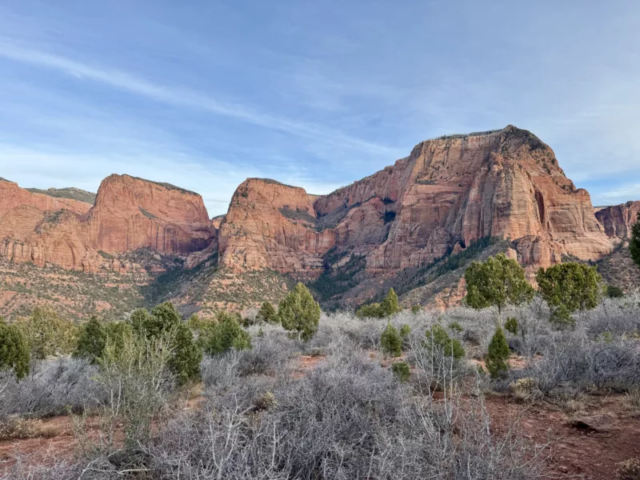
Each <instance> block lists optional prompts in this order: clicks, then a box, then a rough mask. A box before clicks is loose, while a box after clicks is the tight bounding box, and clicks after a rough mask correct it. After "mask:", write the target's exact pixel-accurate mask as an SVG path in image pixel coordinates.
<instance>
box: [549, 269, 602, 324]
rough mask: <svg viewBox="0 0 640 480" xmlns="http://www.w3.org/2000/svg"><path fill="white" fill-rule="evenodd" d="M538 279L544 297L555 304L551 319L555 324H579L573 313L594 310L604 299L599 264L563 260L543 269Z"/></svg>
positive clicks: (551, 305)
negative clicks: (592, 264)
mask: <svg viewBox="0 0 640 480" xmlns="http://www.w3.org/2000/svg"><path fill="white" fill-rule="evenodd" d="M536 281H537V282H538V289H539V291H540V294H541V295H542V298H544V300H545V301H546V302H547V304H548V305H549V307H551V318H550V320H551V321H552V322H555V323H560V324H573V323H575V320H574V319H573V318H572V317H571V314H572V313H573V312H575V311H577V310H591V309H593V308H595V307H596V306H598V304H599V303H600V300H601V298H602V293H603V283H602V277H601V276H600V274H599V273H598V270H597V268H596V267H595V266H593V267H592V266H589V265H585V264H582V263H576V262H567V263H560V264H558V265H554V266H552V267H549V268H547V269H546V270H545V269H543V268H541V269H539V270H538V273H537V274H536Z"/></svg>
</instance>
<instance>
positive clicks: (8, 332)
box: [0, 317, 30, 380]
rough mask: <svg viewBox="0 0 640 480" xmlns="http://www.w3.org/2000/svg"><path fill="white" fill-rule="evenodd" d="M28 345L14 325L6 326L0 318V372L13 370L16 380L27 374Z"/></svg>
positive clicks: (28, 363) (28, 361) (28, 360)
mask: <svg viewBox="0 0 640 480" xmlns="http://www.w3.org/2000/svg"><path fill="white" fill-rule="evenodd" d="M29 365H30V354H29V345H28V344H27V340H26V339H25V337H24V335H23V334H22V332H21V331H20V330H19V329H18V328H17V327H16V326H15V325H7V324H6V323H4V320H3V319H2V318H1V317H0V371H1V370H13V373H14V374H15V376H16V378H18V380H20V379H22V378H24V377H26V376H27V375H28V374H29Z"/></svg>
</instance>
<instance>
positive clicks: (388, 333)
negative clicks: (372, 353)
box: [380, 323, 402, 357]
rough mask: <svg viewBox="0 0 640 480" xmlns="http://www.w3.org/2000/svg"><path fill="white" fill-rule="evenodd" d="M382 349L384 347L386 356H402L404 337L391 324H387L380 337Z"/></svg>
mask: <svg viewBox="0 0 640 480" xmlns="http://www.w3.org/2000/svg"><path fill="white" fill-rule="evenodd" d="M380 347H382V351H383V352H384V354H385V355H389V356H390V357H399V356H400V355H402V337H401V336H400V334H399V333H398V329H397V328H396V327H394V326H393V325H392V324H391V323H387V327H386V328H385V329H384V330H383V332H382V335H380Z"/></svg>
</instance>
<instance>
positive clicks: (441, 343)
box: [425, 324, 464, 360]
mask: <svg viewBox="0 0 640 480" xmlns="http://www.w3.org/2000/svg"><path fill="white" fill-rule="evenodd" d="M425 335H426V337H427V340H426V342H425V346H426V347H427V348H428V349H429V350H432V351H433V350H434V349H441V350H442V352H443V353H444V355H446V356H448V357H453V358H454V359H455V360H459V359H461V358H464V348H462V344H461V343H460V340H458V339H456V338H451V337H450V336H449V334H448V333H447V331H446V330H445V329H444V328H442V326H441V325H438V324H436V325H433V326H432V327H431V328H430V329H428V330H427V331H426V333H425Z"/></svg>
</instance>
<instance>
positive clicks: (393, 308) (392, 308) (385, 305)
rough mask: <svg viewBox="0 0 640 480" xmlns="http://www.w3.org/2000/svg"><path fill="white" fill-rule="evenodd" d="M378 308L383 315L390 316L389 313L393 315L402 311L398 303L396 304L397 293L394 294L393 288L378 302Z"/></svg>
mask: <svg viewBox="0 0 640 480" xmlns="http://www.w3.org/2000/svg"><path fill="white" fill-rule="evenodd" d="M380 308H381V309H382V312H383V313H384V316H385V317H390V316H391V315H395V314H396V313H400V312H401V311H402V308H400V305H399V304H398V295H396V292H395V290H394V289H393V288H390V289H389V293H387V296H386V297H385V299H384V300H383V301H382V303H381V304H380Z"/></svg>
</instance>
